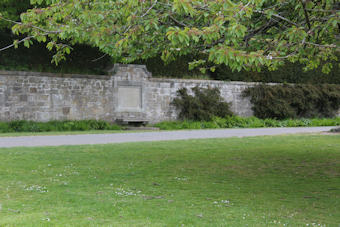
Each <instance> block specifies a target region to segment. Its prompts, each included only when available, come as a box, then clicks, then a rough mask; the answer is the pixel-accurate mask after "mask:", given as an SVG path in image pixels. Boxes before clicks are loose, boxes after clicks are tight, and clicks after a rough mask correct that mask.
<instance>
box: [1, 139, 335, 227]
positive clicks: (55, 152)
mask: <svg viewBox="0 0 340 227" xmlns="http://www.w3.org/2000/svg"><path fill="white" fill-rule="evenodd" d="M193 145H194V146H193ZM339 149H340V136H338V135H334V136H317V135H308V136H276V137H252V138H242V139H241V138H231V139H209V140H190V141H176V142H152V143H130V144H116V145H98V146H97V145H96V146H69V147H67V146H64V147H40V148H38V147H37V148H11V149H0V160H1V165H0V173H1V178H0V198H1V199H0V226H337V225H338V223H339V217H340V203H339V201H340V197H339V196H340V195H339V188H340V175H339V173H340V168H339V167H340V165H339V164H340V163H339V160H340V153H339Z"/></svg>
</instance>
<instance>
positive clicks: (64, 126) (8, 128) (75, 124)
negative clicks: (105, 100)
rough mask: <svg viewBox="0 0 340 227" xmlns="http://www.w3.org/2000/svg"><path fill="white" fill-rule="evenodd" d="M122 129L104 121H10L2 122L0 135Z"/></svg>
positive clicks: (0, 123)
mask: <svg viewBox="0 0 340 227" xmlns="http://www.w3.org/2000/svg"><path fill="white" fill-rule="evenodd" d="M120 129H121V127H120V126H118V125H116V124H111V123H109V122H106V121H102V120H81V121H49V122H34V121H24V120H18V121H10V122H0V133H11V132H61V131H62V132H68V131H89V130H120Z"/></svg>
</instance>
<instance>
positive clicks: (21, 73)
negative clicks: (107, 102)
mask: <svg viewBox="0 0 340 227" xmlns="http://www.w3.org/2000/svg"><path fill="white" fill-rule="evenodd" d="M0 76H37V77H57V78H84V79H99V80H110V79H111V76H108V75H83V74H63V73H48V72H26V71H4V70H0Z"/></svg>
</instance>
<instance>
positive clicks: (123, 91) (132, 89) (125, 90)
mask: <svg viewBox="0 0 340 227" xmlns="http://www.w3.org/2000/svg"><path fill="white" fill-rule="evenodd" d="M118 108H119V110H121V111H140V110H141V108H142V89H141V87H137V86H124V87H123V86H122V87H118Z"/></svg>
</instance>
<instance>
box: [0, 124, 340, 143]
mask: <svg viewBox="0 0 340 227" xmlns="http://www.w3.org/2000/svg"><path fill="white" fill-rule="evenodd" d="M331 128H333V127H309V128H257V129H207V130H182V131H163V132H162V131H161V132H137V133H114V134H91V135H61V136H23V137H0V148H3V147H37V146H61V145H84V144H108V143H125V142H142V141H165V140H186V139H203V138H227V137H247V136H264V135H280V134H294V133H317V132H325V131H329V130H330V129H331Z"/></svg>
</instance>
